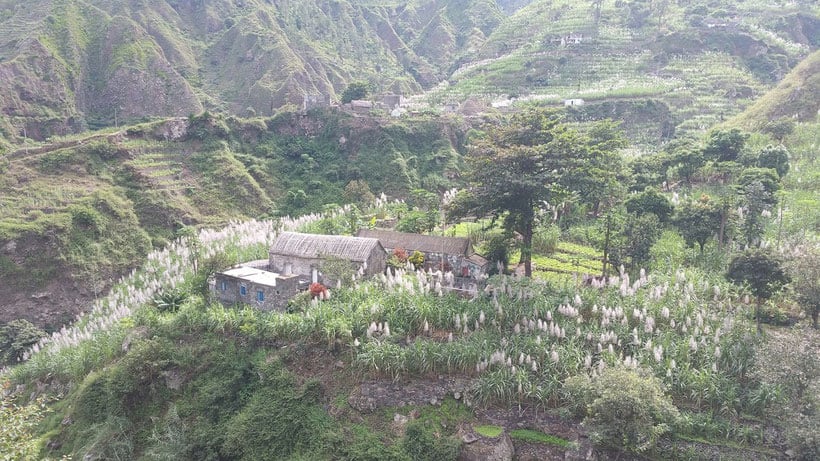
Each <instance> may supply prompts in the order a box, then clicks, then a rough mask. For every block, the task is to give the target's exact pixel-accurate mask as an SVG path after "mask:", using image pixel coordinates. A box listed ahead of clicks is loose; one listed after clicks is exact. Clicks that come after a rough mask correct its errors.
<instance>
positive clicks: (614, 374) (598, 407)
mask: <svg viewBox="0 0 820 461" xmlns="http://www.w3.org/2000/svg"><path fill="white" fill-rule="evenodd" d="M565 393H566V395H567V396H572V397H574V398H577V399H578V400H577V401H578V402H583V403H584V404H586V405H585V408H583V410H584V411H583V413H584V414H585V415H586V417H585V418H584V421H583V424H584V426H585V427H586V428H587V429H588V430H589V434H590V438H591V440H592V441H593V443H595V444H596V445H599V446H601V447H606V448H614V449H619V450H620V449H625V450H628V451H631V452H644V451H647V450H650V449H652V448H653V447H654V446H655V443H656V442H657V440H658V438H659V437H660V436H661V435H663V434H664V433H666V432H667V431H669V425H670V424H671V423H673V422H674V421H675V420H676V419H677V418H678V410H677V408H675V406H674V405H673V404H672V400H671V399H670V398H669V397H668V396H667V395H665V394H664V392H663V388H662V387H661V383H660V381H659V380H658V379H657V378H655V377H652V376H649V375H644V374H639V373H637V372H634V371H630V370H627V369H623V368H608V369H606V370H605V371H604V372H603V373H602V374H601V375H600V376H598V377H597V378H596V379H584V378H571V379H569V380H567V382H566V383H565ZM577 409H579V410H580V408H577Z"/></svg>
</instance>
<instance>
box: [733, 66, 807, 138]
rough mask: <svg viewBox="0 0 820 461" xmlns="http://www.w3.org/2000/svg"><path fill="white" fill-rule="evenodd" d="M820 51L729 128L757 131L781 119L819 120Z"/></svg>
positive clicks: (741, 115) (796, 68)
mask: <svg viewBox="0 0 820 461" xmlns="http://www.w3.org/2000/svg"><path fill="white" fill-rule="evenodd" d="M818 95H820V52H816V51H815V52H814V53H812V54H811V55H809V56H808V57H807V58H806V59H804V60H803V61H801V62H800V64H798V65H797V66H796V67H795V68H794V69H793V70H792V71H791V72H790V73H789V74H788V75H786V77H785V78H783V80H781V81H780V82H779V83H778V85H777V87H775V88H774V89H773V90H771V91H769V92H768V93H766V94H765V95H763V96H762V97H761V98H760V99H758V100H757V101H755V103H754V104H752V105H751V106H749V107H748V108H747V109H746V110H745V111H744V112H743V113H741V114H739V115H738V116H737V117H735V118H734V119H732V120H731V121H729V122H728V123H727V125H732V126H738V127H741V128H744V129H746V130H750V131H754V130H760V129H764V130H765V129H766V128H767V125H771V123H772V122H775V121H778V120H784V119H785V120H791V121H792V122H795V121H800V120H807V121H810V120H815V119H816V118H817V114H818V111H820V98H818Z"/></svg>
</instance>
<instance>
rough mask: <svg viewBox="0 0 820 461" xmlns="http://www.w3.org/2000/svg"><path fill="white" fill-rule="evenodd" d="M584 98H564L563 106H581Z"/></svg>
mask: <svg viewBox="0 0 820 461" xmlns="http://www.w3.org/2000/svg"><path fill="white" fill-rule="evenodd" d="M583 105H584V100H583V99H564V106H565V107H574V106H583Z"/></svg>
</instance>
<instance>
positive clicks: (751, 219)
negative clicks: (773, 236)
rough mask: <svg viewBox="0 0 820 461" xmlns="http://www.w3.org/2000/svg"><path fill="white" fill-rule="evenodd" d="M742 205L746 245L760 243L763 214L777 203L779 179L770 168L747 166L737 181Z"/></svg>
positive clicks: (763, 223)
mask: <svg viewBox="0 0 820 461" xmlns="http://www.w3.org/2000/svg"><path fill="white" fill-rule="evenodd" d="M736 187H737V189H738V193H739V195H740V199H741V205H742V206H743V211H744V213H743V221H742V226H741V228H742V230H743V236H744V238H745V239H746V244H747V245H760V243H761V237H762V236H763V231H764V230H765V225H766V221H765V219H766V218H765V216H764V215H765V214H767V213H771V210H772V208H773V207H774V206H775V205H777V192H778V191H779V190H780V181H779V180H778V177H777V173H776V172H775V171H774V170H772V169H770V168H747V169H745V170H743V173H741V175H740V178H738V181H737V186H736Z"/></svg>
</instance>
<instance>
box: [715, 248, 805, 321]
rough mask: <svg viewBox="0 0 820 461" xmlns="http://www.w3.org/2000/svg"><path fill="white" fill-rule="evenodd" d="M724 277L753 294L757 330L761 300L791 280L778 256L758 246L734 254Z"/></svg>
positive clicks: (772, 294) (770, 295) (768, 297)
mask: <svg viewBox="0 0 820 461" xmlns="http://www.w3.org/2000/svg"><path fill="white" fill-rule="evenodd" d="M726 279H727V280H729V281H730V282H732V283H734V284H735V285H740V286H742V287H744V288H746V289H748V290H749V291H750V292H751V293H752V295H754V297H755V299H756V303H755V304H756V308H755V318H756V319H757V330H758V332H761V331H762V329H761V327H760V315H761V309H762V306H763V302H764V301H765V300H767V299H770V298H771V297H772V296H774V295H775V294H776V293H777V292H778V291H780V290H781V289H782V288H783V287H784V286H785V285H786V284H787V283H789V281H790V280H791V279H790V278H789V276H788V274H786V271H785V270H784V269H783V266H782V263H781V262H780V260H779V259H778V258H776V257H775V256H774V255H772V254H771V253H770V252H768V251H766V250H762V249H758V248H750V249H748V250H746V251H744V252H743V253H740V254H737V255H735V256H734V257H733V258H732V260H731V262H729V269H727V271H726Z"/></svg>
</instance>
